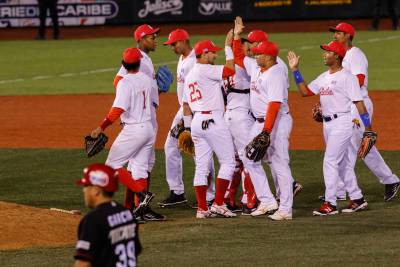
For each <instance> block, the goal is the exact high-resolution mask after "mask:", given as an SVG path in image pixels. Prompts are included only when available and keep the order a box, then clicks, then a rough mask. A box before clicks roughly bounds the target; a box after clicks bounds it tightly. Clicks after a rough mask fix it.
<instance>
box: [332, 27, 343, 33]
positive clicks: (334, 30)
mask: <svg viewBox="0 0 400 267" xmlns="http://www.w3.org/2000/svg"><path fill="white" fill-rule="evenodd" d="M329 31H330V32H342V31H340V30H338V29H336V27H330V28H329Z"/></svg>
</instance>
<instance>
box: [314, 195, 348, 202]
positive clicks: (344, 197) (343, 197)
mask: <svg viewBox="0 0 400 267" xmlns="http://www.w3.org/2000/svg"><path fill="white" fill-rule="evenodd" d="M318 199H319V200H321V201H322V202H325V196H319V197H318ZM336 200H337V201H346V200H347V197H346V195H344V196H337V197H336Z"/></svg>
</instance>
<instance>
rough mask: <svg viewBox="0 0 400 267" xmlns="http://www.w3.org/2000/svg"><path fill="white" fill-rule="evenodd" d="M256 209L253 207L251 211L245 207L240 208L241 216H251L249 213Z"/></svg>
mask: <svg viewBox="0 0 400 267" xmlns="http://www.w3.org/2000/svg"><path fill="white" fill-rule="evenodd" d="M256 209H257V206H255V207H253V208H252V209H250V208H248V207H247V205H245V204H244V205H243V206H242V215H244V216H251V213H252V212H253V211H255V210H256Z"/></svg>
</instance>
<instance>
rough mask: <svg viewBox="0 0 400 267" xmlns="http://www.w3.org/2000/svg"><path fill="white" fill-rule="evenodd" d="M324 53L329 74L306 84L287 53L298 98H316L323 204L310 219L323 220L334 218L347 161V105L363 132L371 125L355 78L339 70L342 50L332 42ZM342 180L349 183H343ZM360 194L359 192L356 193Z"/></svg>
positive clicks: (364, 204) (294, 57) (349, 125)
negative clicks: (322, 146)
mask: <svg viewBox="0 0 400 267" xmlns="http://www.w3.org/2000/svg"><path fill="white" fill-rule="evenodd" d="M321 48H322V49H323V50H325V52H324V64H325V65H326V66H328V67H329V70H328V71H326V72H324V73H322V74H321V75H320V76H318V78H317V79H315V80H314V81H312V82H311V83H310V84H307V83H306V82H305V81H304V79H303V77H302V75H301V73H300V71H299V69H298V66H299V57H298V56H297V55H296V54H295V53H294V52H292V51H289V53H288V60H289V67H290V69H291V70H292V72H293V76H294V80H295V82H296V84H297V87H298V89H299V92H300V94H301V95H302V96H313V95H316V94H319V95H320V102H321V109H322V116H323V134H324V139H325V143H326V150H325V156H324V161H323V173H324V181H325V202H324V203H323V204H322V205H321V207H320V208H319V209H318V210H315V211H314V212H313V215H317V216H324V215H334V214H338V210H337V204H336V201H337V187H338V180H339V174H340V168H339V166H340V164H341V162H342V161H347V160H348V149H349V146H351V137H352V132H353V130H352V128H353V123H352V116H351V105H352V104H353V103H354V104H355V106H356V108H357V110H358V112H359V113H360V114H361V120H362V122H363V124H364V126H365V129H366V130H368V131H371V129H372V127H371V121H370V119H369V114H368V112H367V109H366V107H365V105H364V102H363V97H362V95H361V92H360V87H359V85H358V81H357V78H356V77H355V76H354V75H353V74H352V73H351V72H349V71H348V70H346V69H344V68H343V66H342V60H343V58H344V56H345V54H346V50H345V48H344V46H343V45H342V44H341V43H339V42H337V41H333V42H330V43H329V44H327V45H321ZM346 179H353V180H352V181H346ZM349 183H355V184H356V183H357V180H356V178H355V177H348V176H346V178H345V184H349ZM360 194H361V192H360ZM354 201H355V202H356V205H357V206H358V207H360V209H364V208H366V207H367V205H368V203H367V202H366V201H365V200H364V198H363V196H362V194H361V195H360V198H359V199H357V200H354ZM353 208H354V207H349V208H347V209H344V210H342V212H353Z"/></svg>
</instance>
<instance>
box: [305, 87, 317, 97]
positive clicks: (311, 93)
mask: <svg viewBox="0 0 400 267" xmlns="http://www.w3.org/2000/svg"><path fill="white" fill-rule="evenodd" d="M306 89H307V95H308V96H313V95H315V94H314V93H313V91H311V90H310V88H308V86H306Z"/></svg>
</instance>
